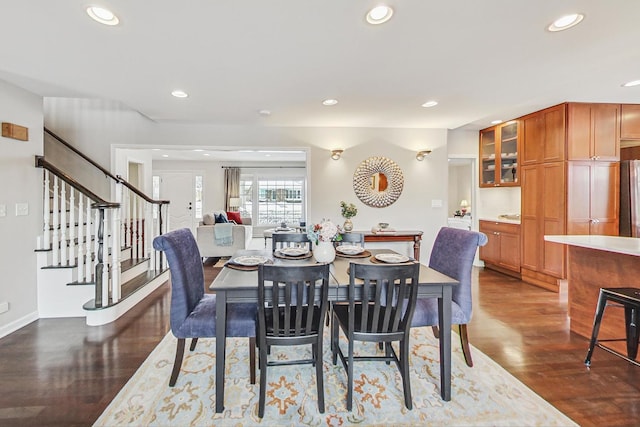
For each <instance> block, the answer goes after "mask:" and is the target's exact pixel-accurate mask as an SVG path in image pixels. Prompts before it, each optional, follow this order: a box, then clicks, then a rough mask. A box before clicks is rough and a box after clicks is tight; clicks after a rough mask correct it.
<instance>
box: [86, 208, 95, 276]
mask: <svg viewBox="0 0 640 427" xmlns="http://www.w3.org/2000/svg"><path fill="white" fill-rule="evenodd" d="M86 200H87V205H86V206H85V209H86V218H87V219H86V224H85V227H84V229H85V233H84V256H85V264H84V269H85V277H86V278H87V282H88V281H90V280H91V274H92V272H93V256H91V241H92V238H93V233H92V232H91V203H89V197H87V199H86Z"/></svg>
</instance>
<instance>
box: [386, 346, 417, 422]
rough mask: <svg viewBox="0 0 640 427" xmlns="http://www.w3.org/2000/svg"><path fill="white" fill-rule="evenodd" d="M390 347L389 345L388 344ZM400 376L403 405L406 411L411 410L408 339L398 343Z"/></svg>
mask: <svg viewBox="0 0 640 427" xmlns="http://www.w3.org/2000/svg"><path fill="white" fill-rule="evenodd" d="M389 345H391V344H389ZM400 374H401V376H402V385H403V388H404V405H405V406H406V407H407V409H409V410H411V409H413V401H412V399H411V379H410V374H409V339H408V338H407V339H405V340H402V341H401V342H400Z"/></svg>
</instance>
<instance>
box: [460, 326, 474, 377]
mask: <svg viewBox="0 0 640 427" xmlns="http://www.w3.org/2000/svg"><path fill="white" fill-rule="evenodd" d="M458 327H459V328H460V329H459V331H460V344H461V345H462V354H464V361H465V362H467V366H469V367H473V360H471V348H470V347H469V337H468V336H467V325H458Z"/></svg>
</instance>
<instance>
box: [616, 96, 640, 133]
mask: <svg viewBox="0 0 640 427" xmlns="http://www.w3.org/2000/svg"><path fill="white" fill-rule="evenodd" d="M620 112H621V114H620V139H622V140H629V139H640V105H635V104H633V105H631V104H622V106H621V107H620Z"/></svg>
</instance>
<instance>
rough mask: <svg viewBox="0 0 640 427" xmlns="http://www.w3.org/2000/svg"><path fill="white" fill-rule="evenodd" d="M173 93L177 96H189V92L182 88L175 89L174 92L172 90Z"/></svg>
mask: <svg viewBox="0 0 640 427" xmlns="http://www.w3.org/2000/svg"><path fill="white" fill-rule="evenodd" d="M171 95H173V96H175V97H176V98H186V97H187V96H189V94H188V93H187V92H185V91H183V90H180V89H176V90H174V91H173V92H171Z"/></svg>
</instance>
